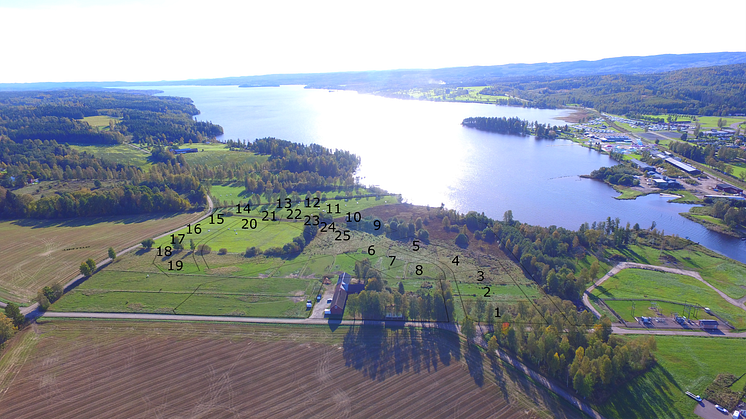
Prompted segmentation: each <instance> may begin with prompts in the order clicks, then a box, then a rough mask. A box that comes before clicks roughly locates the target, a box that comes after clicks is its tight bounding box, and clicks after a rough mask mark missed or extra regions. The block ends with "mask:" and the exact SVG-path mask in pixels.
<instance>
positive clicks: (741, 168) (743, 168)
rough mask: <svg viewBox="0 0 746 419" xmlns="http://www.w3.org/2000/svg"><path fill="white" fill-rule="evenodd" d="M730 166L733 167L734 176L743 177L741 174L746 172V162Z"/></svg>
mask: <svg viewBox="0 0 746 419" xmlns="http://www.w3.org/2000/svg"><path fill="white" fill-rule="evenodd" d="M729 166H730V167H732V168H733V176H735V177H737V178H741V174H742V173H746V164H744V163H737V164H730V165H729Z"/></svg>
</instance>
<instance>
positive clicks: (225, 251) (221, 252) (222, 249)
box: [218, 247, 228, 255]
mask: <svg viewBox="0 0 746 419" xmlns="http://www.w3.org/2000/svg"><path fill="white" fill-rule="evenodd" d="M226 253H228V249H226V248H225V247H223V248H221V249H220V250H218V254H219V255H224V254H226Z"/></svg>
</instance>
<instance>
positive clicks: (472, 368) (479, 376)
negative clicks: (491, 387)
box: [464, 343, 484, 387]
mask: <svg viewBox="0 0 746 419" xmlns="http://www.w3.org/2000/svg"><path fill="white" fill-rule="evenodd" d="M464 360H465V361H466V366H467V367H468V368H469V375H471V378H472V379H474V383H475V384H476V385H478V386H479V387H482V386H483V385H484V359H483V358H482V352H481V351H480V350H479V348H477V345H476V344H473V343H467V344H466V354H465V355H464Z"/></svg>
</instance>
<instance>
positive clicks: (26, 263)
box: [0, 213, 200, 303]
mask: <svg viewBox="0 0 746 419" xmlns="http://www.w3.org/2000/svg"><path fill="white" fill-rule="evenodd" d="M199 215H200V214H199V213H185V214H176V215H171V216H163V215H161V216H157V215H156V216H153V215H147V216H146V215H140V216H126V217H96V218H75V219H66V220H18V221H6V222H2V223H0V236H1V237H3V239H2V240H0V254H2V255H3V257H2V258H0V272H3V275H2V276H0V299H2V300H4V301H13V302H18V303H28V302H29V301H30V300H31V298H33V297H35V296H36V292H37V290H39V289H40V288H42V287H44V286H46V285H53V284H55V283H58V282H61V283H65V282H67V281H69V280H70V279H72V278H74V277H75V276H77V275H79V274H80V272H79V270H78V269H79V267H80V263H81V262H82V261H84V260H86V259H88V258H93V259H94V260H96V261H100V260H103V259H105V258H106V257H107V252H106V251H107V249H108V248H109V247H110V246H111V247H113V248H114V250H115V251H117V252H119V251H121V250H123V249H125V248H126V247H129V246H131V245H134V244H136V243H138V242H140V241H141V240H143V239H145V238H148V237H153V236H156V235H158V234H161V233H164V232H167V231H169V230H170V229H173V228H175V227H178V226H180V225H183V224H185V223H188V222H190V220H194V219H196V218H197V217H199Z"/></svg>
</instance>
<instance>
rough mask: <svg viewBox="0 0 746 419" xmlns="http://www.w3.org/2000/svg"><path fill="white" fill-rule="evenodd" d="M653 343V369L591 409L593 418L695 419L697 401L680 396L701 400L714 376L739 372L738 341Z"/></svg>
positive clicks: (743, 348)
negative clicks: (692, 396)
mask: <svg viewBox="0 0 746 419" xmlns="http://www.w3.org/2000/svg"><path fill="white" fill-rule="evenodd" d="M655 341H656V343H657V346H658V350H657V351H656V352H655V356H656V359H657V360H658V365H657V366H655V367H654V368H653V369H652V370H650V371H648V372H647V373H645V374H643V375H642V376H640V377H637V378H635V379H634V380H632V381H631V382H630V383H627V384H626V385H624V386H623V387H621V388H619V389H618V390H617V391H616V392H615V393H614V394H612V395H611V397H610V398H609V399H608V400H607V401H606V402H605V403H603V404H601V405H596V406H595V408H596V409H597V410H598V412H599V413H601V414H602V415H604V416H605V417H607V418H609V419H648V418H652V417H668V418H686V419H696V418H699V416H697V415H695V414H694V407H695V406H696V403H697V402H695V401H694V400H692V399H691V398H689V397H688V396H687V395H686V394H684V393H685V392H686V391H691V392H692V393H694V394H699V395H702V394H703V393H704V390H705V388H706V387H707V386H708V385H709V384H710V383H711V382H712V380H714V379H715V377H716V376H717V374H719V373H731V374H734V375H735V376H736V377H739V376H741V375H742V374H743V373H744V365H743V360H744V359H746V340H744V339H718V338H704V337H686V336H657V337H655ZM744 383H746V378H741V379H740V380H739V381H737V382H736V383H735V384H734V385H733V389H735V390H740V389H741V388H742V387H743V385H744ZM723 417H724V418H725V417H726V416H725V415H723Z"/></svg>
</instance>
